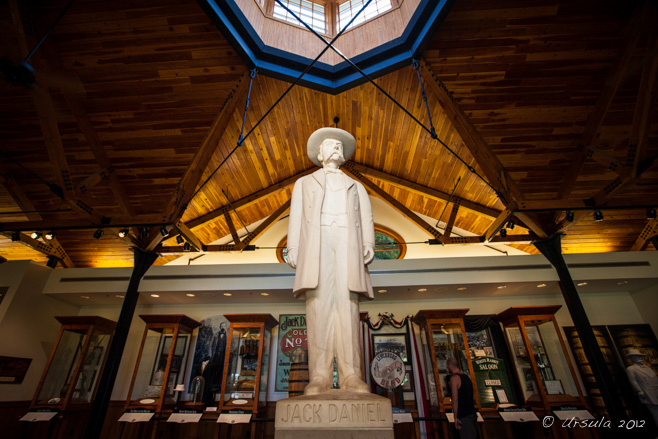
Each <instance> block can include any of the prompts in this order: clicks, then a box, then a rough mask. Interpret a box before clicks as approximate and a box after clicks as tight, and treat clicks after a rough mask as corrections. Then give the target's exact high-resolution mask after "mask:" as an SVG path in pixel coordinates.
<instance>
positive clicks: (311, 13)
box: [273, 0, 390, 33]
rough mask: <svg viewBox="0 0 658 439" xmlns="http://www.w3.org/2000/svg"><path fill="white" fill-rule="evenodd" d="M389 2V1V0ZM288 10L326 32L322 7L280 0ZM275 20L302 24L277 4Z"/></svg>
mask: <svg viewBox="0 0 658 439" xmlns="http://www.w3.org/2000/svg"><path fill="white" fill-rule="evenodd" d="M389 1H390V0H389ZM282 3H283V4H285V5H286V6H287V7H288V9H290V10H291V11H292V12H294V13H295V15H297V16H298V17H299V18H301V19H302V21H303V22H304V23H306V24H308V25H309V26H310V27H312V28H313V29H315V30H316V31H318V32H323V33H326V32H327V20H326V17H325V14H324V5H321V4H318V3H314V2H311V1H308V0H282ZM273 15H274V17H275V18H278V19H280V20H285V21H287V22H289V23H293V24H297V25H300V26H302V24H301V23H300V22H299V20H297V19H296V18H295V17H294V16H293V15H292V14H290V13H289V12H288V11H286V10H285V8H283V7H282V6H281V5H279V3H277V2H275V3H274V13H273Z"/></svg>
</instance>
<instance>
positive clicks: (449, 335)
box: [413, 308, 480, 417]
mask: <svg viewBox="0 0 658 439" xmlns="http://www.w3.org/2000/svg"><path fill="white" fill-rule="evenodd" d="M468 311H469V308H463V309H443V310H421V311H418V314H416V316H414V319H413V322H414V323H416V324H418V325H419V326H420V327H421V331H422V333H423V334H422V335H423V339H424V342H425V341H426V342H427V350H426V353H428V354H429V358H430V360H431V364H428V366H429V367H431V368H432V370H433V371H434V383H431V382H430V383H428V384H429V387H430V403H431V406H432V409H433V411H435V413H436V412H438V413H437V414H439V415H440V416H441V417H444V416H445V413H446V411H451V410H452V402H451V398H450V392H449V387H448V379H449V374H448V369H447V368H446V360H447V359H448V358H450V357H455V358H456V359H457V361H458V362H459V364H460V368H461V370H462V372H464V373H467V374H469V376H470V377H471V381H472V382H473V393H474V397H475V405H476V408H477V409H478V411H479V410H480V402H479V401H480V397H479V395H478V389H477V386H476V385H475V373H474V371H473V365H472V363H471V354H470V349H469V347H468V340H467V338H466V329H465V328H464V315H466V313H467V312H468Z"/></svg>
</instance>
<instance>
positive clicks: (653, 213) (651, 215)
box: [647, 207, 656, 220]
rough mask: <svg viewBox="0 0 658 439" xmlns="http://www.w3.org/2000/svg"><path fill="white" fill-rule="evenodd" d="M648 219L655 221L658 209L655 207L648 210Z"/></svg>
mask: <svg viewBox="0 0 658 439" xmlns="http://www.w3.org/2000/svg"><path fill="white" fill-rule="evenodd" d="M647 219H648V220H655V219H656V209H654V208H653V207H650V208H649V209H647Z"/></svg>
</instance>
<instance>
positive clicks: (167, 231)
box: [160, 226, 169, 236]
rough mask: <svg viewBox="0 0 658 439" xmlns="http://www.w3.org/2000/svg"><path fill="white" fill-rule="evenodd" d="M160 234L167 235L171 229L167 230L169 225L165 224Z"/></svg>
mask: <svg viewBox="0 0 658 439" xmlns="http://www.w3.org/2000/svg"><path fill="white" fill-rule="evenodd" d="M160 234H161V235H162V236H167V235H168V234H169V230H167V227H165V226H162V227H160Z"/></svg>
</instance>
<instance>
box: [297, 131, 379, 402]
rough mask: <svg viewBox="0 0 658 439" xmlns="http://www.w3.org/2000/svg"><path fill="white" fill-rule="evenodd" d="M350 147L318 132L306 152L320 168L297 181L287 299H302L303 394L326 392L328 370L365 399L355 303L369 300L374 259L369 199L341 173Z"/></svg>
mask: <svg viewBox="0 0 658 439" xmlns="http://www.w3.org/2000/svg"><path fill="white" fill-rule="evenodd" d="M355 149H356V140H355V139H354V137H353V136H352V135H351V134H350V133H348V132H347V131H344V130H341V129H338V128H320V129H319V130H317V131H315V132H314V133H313V134H311V136H310V137H309V139H308V143H307V153H308V156H309V158H310V159H311V161H313V163H315V164H316V165H318V166H321V167H322V169H319V170H317V171H315V172H314V173H313V174H311V175H307V176H304V177H302V178H300V179H299V180H297V182H296V183H295V187H294V188H293V191H292V200H291V205H290V217H289V225H288V264H289V265H290V266H291V267H292V268H295V269H296V275H295V284H294V288H293V293H294V294H295V297H298V298H300V299H304V298H305V299H306V322H307V335H308V363H309V377H310V382H309V384H308V385H307V386H306V388H305V389H304V394H306V395H313V394H317V393H321V392H323V391H325V390H328V389H330V388H331V387H332V384H333V363H334V358H336V364H337V365H338V383H339V387H340V388H341V389H343V390H347V391H352V392H362V393H369V392H370V389H369V388H368V385H367V384H366V383H365V382H364V381H363V377H362V373H361V361H362V360H361V359H362V357H361V352H360V344H359V303H358V302H359V298H360V297H361V298H369V299H372V298H373V293H372V285H371V283H370V275H369V274H368V269H367V267H366V266H367V265H368V264H370V262H372V260H373V259H374V255H375V230H374V223H373V219H372V208H371V207H370V200H369V199H368V194H367V193H366V190H365V188H364V187H363V185H362V184H361V183H359V182H357V181H354V180H353V179H351V178H349V177H348V176H347V175H345V174H344V173H343V172H342V171H341V170H340V169H339V167H340V166H341V165H342V164H343V163H345V161H346V160H348V159H349V158H350V157H351V156H352V154H353V153H354V150H355Z"/></svg>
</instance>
